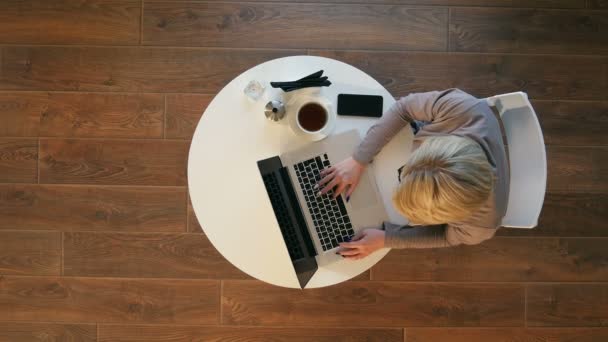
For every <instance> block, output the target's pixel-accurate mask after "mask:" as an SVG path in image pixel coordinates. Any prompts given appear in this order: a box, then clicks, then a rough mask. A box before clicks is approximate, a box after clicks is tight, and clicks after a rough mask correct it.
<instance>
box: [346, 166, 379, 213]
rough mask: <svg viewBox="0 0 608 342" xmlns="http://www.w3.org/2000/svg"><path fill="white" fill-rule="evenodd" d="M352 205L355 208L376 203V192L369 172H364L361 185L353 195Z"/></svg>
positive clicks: (362, 207)
mask: <svg viewBox="0 0 608 342" xmlns="http://www.w3.org/2000/svg"><path fill="white" fill-rule="evenodd" d="M349 202H350V205H351V207H352V208H353V209H355V210H358V209H364V208H367V207H371V206H374V205H376V192H375V191H374V185H373V184H372V182H371V181H370V179H369V176H368V175H367V174H364V175H363V176H362V177H361V180H360V181H359V185H357V188H356V189H355V192H354V193H353V195H352V196H351V199H350V201H349Z"/></svg>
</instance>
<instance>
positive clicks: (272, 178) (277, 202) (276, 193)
mask: <svg viewBox="0 0 608 342" xmlns="http://www.w3.org/2000/svg"><path fill="white" fill-rule="evenodd" d="M262 179H263V180H264V185H265V186H266V191H267V192H268V197H269V198H270V203H271V204H272V208H273V209H274V214H275V216H276V218H277V221H278V223H279V227H280V228H281V232H282V233H283V239H284V240H285V245H287V250H288V251H289V256H290V257H291V260H297V259H301V258H303V257H304V253H303V251H302V248H300V244H299V242H298V237H297V235H296V227H295V226H294V225H293V223H292V221H291V220H290V218H289V214H288V211H287V206H286V204H285V199H284V198H283V195H282V194H281V190H280V189H279V181H278V179H277V176H276V174H275V173H269V174H266V175H264V176H262Z"/></svg>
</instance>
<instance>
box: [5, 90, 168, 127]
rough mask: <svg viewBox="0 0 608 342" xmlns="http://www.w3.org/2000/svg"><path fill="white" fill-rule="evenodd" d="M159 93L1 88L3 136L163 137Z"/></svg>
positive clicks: (161, 102)
mask: <svg viewBox="0 0 608 342" xmlns="http://www.w3.org/2000/svg"><path fill="white" fill-rule="evenodd" d="M163 106H164V104H163V97H162V95H161V94H131V95H123V94H90V93H44V92H34V93H25V94H23V93H15V92H10V93H0V120H1V121H2V122H4V123H6V124H5V125H3V126H2V127H0V135H3V136H15V137H16V136H43V137H83V138H91V137H100V138H162V137H163V115H164V114H163V111H164V108H163Z"/></svg>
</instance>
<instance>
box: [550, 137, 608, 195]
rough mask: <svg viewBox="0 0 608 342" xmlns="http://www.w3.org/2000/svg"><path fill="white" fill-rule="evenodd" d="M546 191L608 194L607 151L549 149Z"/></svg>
mask: <svg viewBox="0 0 608 342" xmlns="http://www.w3.org/2000/svg"><path fill="white" fill-rule="evenodd" d="M547 169H548V170H547V190H549V191H570V192H579V191H582V192H602V193H605V192H607V191H608V148H605V147H556V146H548V147H547Z"/></svg>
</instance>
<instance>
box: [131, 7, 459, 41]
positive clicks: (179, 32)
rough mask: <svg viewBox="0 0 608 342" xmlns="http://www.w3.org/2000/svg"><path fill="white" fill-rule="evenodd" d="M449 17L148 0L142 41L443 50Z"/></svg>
mask: <svg viewBox="0 0 608 342" xmlns="http://www.w3.org/2000/svg"><path fill="white" fill-rule="evenodd" d="M447 21H448V11H447V9H446V8H431V7H424V8H420V7H404V6H378V5H365V6H364V5H352V4H344V5H340V6H336V5H335V4H323V3H316V4H303V3H283V4H281V5H280V6H277V5H276V4H239V3H216V4H210V3H188V4H183V3H171V2H167V3H156V2H152V3H150V4H148V5H146V6H144V23H143V25H144V26H143V27H144V28H143V30H144V34H143V44H145V45H181V46H184V45H185V46H207V47H209V46H212V47H246V48H251V47H256V48H260V47H261V48H277V47H280V48H292V49H301V48H319V49H323V48H336V49H371V50H378V49H384V50H419V51H445V48H446V46H447ZM266 37H272V38H271V39H267V38H266ZM344 37H349V39H344Z"/></svg>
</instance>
